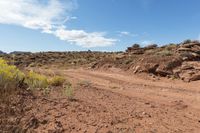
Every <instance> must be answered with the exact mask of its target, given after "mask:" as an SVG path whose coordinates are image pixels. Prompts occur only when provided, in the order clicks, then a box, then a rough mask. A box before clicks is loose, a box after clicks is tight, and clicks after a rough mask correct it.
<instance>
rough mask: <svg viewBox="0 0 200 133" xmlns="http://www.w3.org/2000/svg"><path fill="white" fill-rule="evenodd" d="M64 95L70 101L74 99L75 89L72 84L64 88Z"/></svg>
mask: <svg viewBox="0 0 200 133" xmlns="http://www.w3.org/2000/svg"><path fill="white" fill-rule="evenodd" d="M63 93H64V95H66V96H67V98H68V99H69V100H73V97H74V89H73V87H72V84H71V83H68V84H67V85H66V86H65V87H64V91H63Z"/></svg>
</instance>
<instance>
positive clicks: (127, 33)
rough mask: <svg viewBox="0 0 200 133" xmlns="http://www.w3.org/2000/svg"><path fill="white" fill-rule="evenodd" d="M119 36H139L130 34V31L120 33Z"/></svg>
mask: <svg viewBox="0 0 200 133" xmlns="http://www.w3.org/2000/svg"><path fill="white" fill-rule="evenodd" d="M119 36H121V37H122V36H130V37H136V36H138V35H137V34H132V33H130V32H128V31H120V32H119Z"/></svg>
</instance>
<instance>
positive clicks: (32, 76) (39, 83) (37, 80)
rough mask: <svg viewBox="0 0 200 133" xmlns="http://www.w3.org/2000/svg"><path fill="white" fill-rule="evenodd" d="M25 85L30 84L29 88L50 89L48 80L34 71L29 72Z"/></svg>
mask: <svg viewBox="0 0 200 133" xmlns="http://www.w3.org/2000/svg"><path fill="white" fill-rule="evenodd" d="M25 83H27V84H28V86H29V88H31V89H35V88H42V89H44V88H47V87H48V80H47V77H46V76H44V75H40V74H38V73H35V72H33V71H31V72H29V73H28V74H27V76H26V79H25Z"/></svg>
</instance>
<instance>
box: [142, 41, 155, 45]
mask: <svg viewBox="0 0 200 133" xmlns="http://www.w3.org/2000/svg"><path fill="white" fill-rule="evenodd" d="M141 44H142V45H144V46H146V45H149V44H153V41H149V40H145V41H142V42H141Z"/></svg>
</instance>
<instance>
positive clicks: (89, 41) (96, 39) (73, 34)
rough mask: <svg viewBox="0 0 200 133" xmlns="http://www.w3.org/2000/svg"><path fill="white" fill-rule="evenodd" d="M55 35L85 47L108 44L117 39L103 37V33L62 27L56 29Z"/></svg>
mask: <svg viewBox="0 0 200 133" xmlns="http://www.w3.org/2000/svg"><path fill="white" fill-rule="evenodd" d="M55 35H56V36H57V37H59V38H60V39H61V40H65V41H68V42H71V43H75V44H77V45H80V46H82V47H87V48H91V47H104V46H110V45H113V44H114V43H115V42H116V41H117V40H116V39H111V38H105V37H103V36H104V35H105V33H99V32H93V33H87V32H85V31H83V30H66V29H63V28H61V29H58V30H56V32H55Z"/></svg>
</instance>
